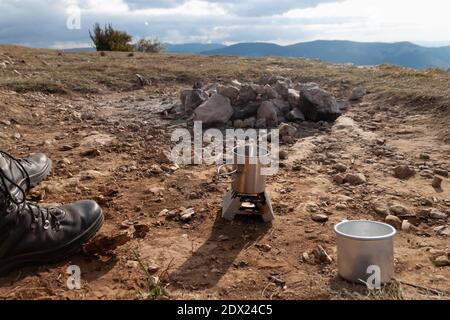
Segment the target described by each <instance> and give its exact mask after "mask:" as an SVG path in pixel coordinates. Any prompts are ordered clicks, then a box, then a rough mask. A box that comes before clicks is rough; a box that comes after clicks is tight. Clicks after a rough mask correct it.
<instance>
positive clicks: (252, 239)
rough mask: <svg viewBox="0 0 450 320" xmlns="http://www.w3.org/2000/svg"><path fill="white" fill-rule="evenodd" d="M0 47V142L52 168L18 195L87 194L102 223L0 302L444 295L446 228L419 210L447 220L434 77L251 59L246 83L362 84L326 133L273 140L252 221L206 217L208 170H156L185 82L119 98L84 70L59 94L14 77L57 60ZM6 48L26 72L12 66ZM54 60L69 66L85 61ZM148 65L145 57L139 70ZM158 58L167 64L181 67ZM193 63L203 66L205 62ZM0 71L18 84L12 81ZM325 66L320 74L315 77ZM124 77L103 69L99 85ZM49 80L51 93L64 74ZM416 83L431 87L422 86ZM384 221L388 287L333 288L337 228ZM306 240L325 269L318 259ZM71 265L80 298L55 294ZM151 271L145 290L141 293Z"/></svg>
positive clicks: (304, 129) (317, 129)
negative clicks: (343, 180)
mask: <svg viewBox="0 0 450 320" xmlns="http://www.w3.org/2000/svg"><path fill="white" fill-rule="evenodd" d="M2 50H3V51H4V52H2V54H3V55H4V56H7V57H10V58H9V60H11V61H12V62H13V64H9V66H7V68H9V69H6V71H5V70H3V71H2V72H3V73H2V75H3V76H4V77H3V80H2V86H1V89H0V106H1V110H2V114H3V115H2V119H1V121H0V135H1V144H2V145H1V148H2V150H6V151H8V152H11V153H13V154H15V155H17V156H25V155H27V154H29V153H32V152H45V153H47V154H48V155H50V156H51V158H52V159H53V164H54V166H53V171H52V174H51V176H50V177H49V178H48V179H47V180H46V181H45V182H44V183H43V184H42V185H41V186H39V187H37V188H35V189H34V190H33V191H32V193H31V194H30V198H31V199H32V200H33V201H36V202H39V203H40V204H42V205H44V204H49V203H62V202H68V201H74V200H77V199H81V198H90V199H95V200H97V201H98V202H99V203H100V204H101V205H102V207H103V209H104V212H105V215H106V222H105V225H104V227H103V228H102V229H101V231H100V232H99V235H98V236H97V237H96V238H95V239H94V240H93V241H91V242H90V243H89V244H88V245H86V246H85V247H84V248H83V250H82V251H80V252H79V253H78V254H77V255H75V256H73V257H71V258H70V259H69V260H67V261H65V262H62V263H60V264H56V265H47V266H41V267H27V268H24V269H21V270H17V271H15V272H13V273H12V274H10V275H9V276H7V277H4V278H1V279H0V298H7V299H13V298H15V299H66V298H68V299H135V298H138V299H142V298H148V297H149V294H155V293H157V292H158V290H157V289H161V288H167V295H168V297H169V298H172V299H183V298H187V299H197V298H206V299H227V298H228V299H367V298H373V299H401V298H412V299H448V297H449V295H450V283H449V278H450V269H449V267H448V266H439V265H440V264H443V263H445V261H444V262H442V261H443V259H444V260H445V258H446V257H447V261H448V254H449V251H450V246H449V241H448V235H449V228H450V225H449V223H448V218H441V219H439V218H436V217H430V213H431V212H434V213H436V212H441V213H443V214H444V215H445V214H447V215H448V214H450V181H449V179H448V177H445V172H448V171H450V145H449V141H450V139H449V137H450V132H449V125H448V124H449V123H450V122H449V119H450V118H449V109H448V108H449V106H448V100H447V97H448V95H449V93H448V92H445V90H448V83H449V82H450V75H449V74H443V73H442V72H439V71H421V72H415V71H407V70H404V69H397V68H394V67H382V68H381V69H380V70H384V71H382V72H381V71H380V73H379V74H378V73H377V72H378V71H371V72H368V71H367V72H366V71H364V72H363V71H360V70H359V69H358V70H356V68H351V67H342V68H341V67H334V66H328V65H320V64H317V65H316V64H313V63H312V62H301V63H303V64H305V65H304V68H302V69H301V70H300V69H298V71H296V70H297V69H295V70H291V69H289V67H290V65H289V60H283V61H282V62H279V63H278V64H274V62H273V60H268V61H266V60H264V63H261V65H260V66H259V68H260V69H258V71H257V72H256V71H255V74H258V73H262V72H275V73H277V74H282V75H291V74H292V73H293V72H298V74H299V75H300V76H299V78H298V80H300V81H303V80H304V81H310V80H315V81H316V82H318V83H319V84H321V85H323V86H325V87H326V88H327V89H328V90H332V91H333V92H335V94H336V95H338V96H344V95H345V94H347V93H348V90H349V89H351V85H353V84H357V83H361V82H362V83H364V84H365V85H366V86H367V87H368V88H369V94H368V95H366V96H365V97H364V99H363V101H362V102H359V103H355V104H353V105H352V107H351V108H349V110H348V111H347V112H346V113H345V114H344V115H343V116H342V117H341V118H339V119H338V121H337V122H336V123H335V124H334V125H332V126H326V125H321V126H319V125H317V124H308V123H304V124H302V125H301V136H302V137H301V139H299V140H298V141H297V142H296V143H295V144H293V145H284V146H283V149H284V150H286V151H287V152H288V158H287V159H286V160H283V162H282V167H281V168H280V171H279V173H278V174H277V175H276V176H274V177H271V178H270V179H269V181H268V189H269V193H270V196H271V198H272V202H273V205H274V210H275V213H276V219H275V220H274V222H273V224H271V225H266V224H263V223H261V222H259V221H255V220H252V219H250V220H249V219H237V220H236V221H234V222H233V223H230V222H226V221H223V220H222V219H220V218H219V212H220V209H221V202H222V197H223V195H224V194H225V192H226V190H227V187H228V185H229V184H228V183H227V182H225V183H215V182H213V175H214V172H215V167H214V166H206V165H201V166H186V167H181V168H178V169H177V168H173V167H172V165H171V164H170V163H166V157H165V156H164V152H167V151H169V150H170V134H171V132H172V130H173V129H175V128H178V127H183V126H184V125H185V124H184V122H183V121H177V120H174V119H166V118H164V117H163V116H162V115H161V114H160V113H159V112H160V111H161V110H163V109H164V108H166V107H169V106H170V105H172V103H173V102H175V101H176V100H177V99H178V92H180V90H182V89H183V88H188V87H189V81H190V80H189V81H187V80H186V81H184V79H178V80H177V79H174V78H172V77H170V81H169V80H168V82H167V83H166V82H164V80H163V77H160V78H158V81H155V80H154V81H153V84H152V85H150V86H148V87H145V88H140V89H139V88H134V87H133V86H126V89H124V87H122V90H118V89H117V88H116V87H115V86H113V87H111V86H108V85H106V87H105V88H102V87H101V86H100V85H99V84H98V83H99V82H98V81H97V80H96V79H94V80H92V79H93V77H92V72H99V73H101V71H99V70H95V71H89V70H85V72H86V79H87V80H86V81H88V80H92V81H94V82H95V84H96V85H97V86H99V88H100V89H99V90H98V91H97V90H96V91H95V92H81V91H77V90H73V88H69V89H70V90H71V91H70V92H69V93H64V92H56V93H48V91H49V90H43V89H42V86H39V87H34V84H35V83H36V81H34V80H33V81H32V82H30V81H29V79H30V78H31V77H34V78H35V77H37V75H39V73H41V74H45V76H43V77H44V78H45V77H47V76H48V73H51V72H53V71H52V70H50V68H49V67H48V66H45V64H44V65H41V64H40V65H38V66H36V65H35V64H32V66H30V62H28V61H29V60H30V59H31V60H32V59H34V58H32V56H33V57H34V54H35V57H37V58H36V59H38V60H39V61H47V62H46V64H52V63H54V60H52V59H48V60H46V59H47V58H48V56H49V55H54V56H57V53H56V52H48V51H45V52H43V53H42V52H38V51H36V53H34V52H32V53H30V52H28V51H27V52H26V55H25V53H21V52H19V53H17V56H15V57H12V54H11V52H14V48H13V49H11V48H9V47H7V48H2ZM20 54H23V56H24V59H25V62H26V65H27V66H26V67H23V68H25V69H20V65H21V62H20V60H21V59H22V58H21V57H22V56H21V55H20ZM11 57H12V58H11ZM57 57H58V58H57V59H61V60H62V59H64V57H61V56H57ZM138 58H139V57H138ZM55 59H56V58H55ZM67 59H68V60H71V61H72V63H73V60H77V61H79V60H82V61H84V60H89V59H94V56H93V55H92V54H86V55H83V54H79V55H73V56H72V55H71V56H69V58H67ZM95 59H97V58H95ZM114 59H129V57H126V56H125V55H124V56H120V57H118V56H114ZM133 59H134V58H133ZM136 59H137V58H136ZM153 59H156V58H152V59H150V60H151V61H145V63H147V64H149V65H151V64H152V61H153ZM161 59H162V58H161ZM164 59H167V58H164ZM173 59H174V60H175V62H174V63H178V64H180V65H183V61H185V60H186V61H189V60H188V58H186V57H182V58H173ZM189 59H193V60H195V59H197V58H194V57H189ZM198 59H206V58H198ZM211 59H218V58H211ZM227 59H231V58H226V59H225V60H227ZM0 60H1V59H0ZM32 61H34V60H32ZM164 61H165V62H166V63H167V61H166V60H164ZM296 61H297V60H296ZM153 62H154V61H153ZM202 63H203V65H202V67H204V68H205V69H208V68H212V66H211V64H214V63H215V60H214V61H208V60H205V61H203V60H202ZM295 63H300V62H295ZM14 64H15V65H16V66H15V67H10V66H11V65H14ZM193 65H194V62H191V63H190V64H186V66H185V68H186V70H184V71H183V72H184V73H186V74H188V75H190V73H189V72H190V70H191V69H192V68H194V67H193ZM249 65H250V66H249V68H254V67H255V65H256V62H255V61H252V60H250V62H249ZM274 65H275V66H276V67H275V69H274ZM308 65H309V66H310V69H309V70H308V69H307V67H308ZM110 67H111V66H110ZM215 68H218V67H217V65H215ZM345 68H349V71H348V73H346V71H345V70H346V69H345ZM338 69H339V70H340V71H339V72H337V71H336V70H338ZM341 69H342V70H341ZM13 70H16V71H17V72H18V73H19V74H20V75H17V74H16V76H14V73H15V72H14V71H13ZM120 70H122V69H120ZM120 70H119V71H120ZM327 70H331V71H329V72H330V77H329V78H327V77H324V76H323V75H326V74H327ZM133 71H134V70H133ZM133 71H132V72H133ZM218 71H220V70H218ZM315 71H317V73H314V72H315ZM108 72H109V73H111V71H105V73H108ZM171 72H172V71H171ZM427 72H433V73H431V75H430V74H427ZM312 73H314V75H311V76H308V77H306V76H303V75H306V74H312ZM27 75H28V78H27ZM195 75H197V73H196V74H195ZM346 75H348V77H349V79H350V80H345V79H346ZM123 76H124V75H123V73H121V72H117V74H116V75H115V76H114V79H115V80H114V81H117V82H118V81H119V80H117V79H119V78H120V77H123ZM159 76H160V75H159ZM231 76H236V77H238V76H239V74H233V75H230V77H231ZM61 77H62V76H61ZM359 77H360V78H359ZM187 78H189V77H187ZM5 79H6V80H5ZM11 79H12V80H11ZM76 79H78V78H76ZM76 79H75V80H74V81H78V80H76ZM358 79H361V80H360V81H359V80H358ZM59 80H61V79H59ZM207 80H209V79H208V78H206V79H204V81H207ZM214 80H217V79H214ZM219 80H220V79H219ZM420 80H421V81H420ZM111 81H112V80H111ZM114 81H113V82H114ZM127 81H128V80H127ZM129 81H130V83H132V82H131V81H134V80H129ZM430 81H432V82H433V81H434V82H433V83H431V84H430V83H429V82H430ZM44 83H46V82H44ZM61 83H62V86H64V85H66V83H67V79H66V76H64V79H62V80H61ZM114 83H115V84H116V85H117V83H116V82H114ZM421 83H423V86H429V87H430V88H431V87H433V89H430V90H425V91H423V89H424V88H423V87H421V86H420V84H421ZM407 84H409V85H407ZM20 88H22V89H23V88H24V89H23V90H22V89H20ZM337 164H338V165H337ZM405 164H406V165H409V166H410V167H411V168H414V170H415V172H416V174H415V175H414V176H413V177H411V178H409V179H408V180H401V179H398V178H397V177H395V176H394V168H395V167H396V166H399V165H405ZM344 169H345V171H346V173H361V174H363V175H364V176H365V178H366V182H364V183H362V184H360V185H351V184H348V183H347V184H338V183H337V182H336V181H335V180H336V175H337V174H339V171H344ZM437 173H439V174H441V177H442V179H443V182H442V188H441V189H437V188H434V187H433V186H432V180H433V178H434V177H435V176H437ZM184 208H193V209H194V211H195V214H194V216H193V217H192V219H190V220H188V221H181V220H180V219H178V218H177V214H178V213H179V212H180V211H182V210H184ZM164 209H167V210H169V211H171V212H169V213H167V211H163V210H164ZM432 209H435V210H433V211H432ZM387 214H391V215H395V216H398V217H399V218H400V220H408V221H409V222H410V225H408V224H406V223H404V225H405V226H404V227H405V228H404V230H402V229H401V227H399V229H400V230H399V232H398V234H397V236H396V239H395V269H396V279H397V281H395V282H393V283H392V284H390V285H388V286H386V287H385V288H384V289H383V290H382V291H375V292H369V291H368V290H367V289H366V288H365V287H364V286H360V285H353V284H349V283H346V282H345V281H343V280H341V279H340V278H339V277H338V276H337V270H336V263H335V261H336V249H335V244H336V241H335V236H334V231H333V226H334V224H335V223H337V222H339V221H341V220H343V219H371V220H378V221H384V220H385V218H386V215H387ZM315 220H321V221H324V220H326V221H324V222H316V221H315ZM319 245H320V246H321V247H322V248H323V249H324V250H325V251H326V253H327V255H328V256H329V257H330V258H331V260H332V261H328V260H327V259H324V257H323V256H321V255H320V254H318V250H317V248H318V246H319ZM325 258H326V257H325ZM436 258H437V260H438V261H436ZM140 263H142V264H143V265H144V266H145V267H144V269H146V271H147V273H145V272H144V271H143V270H142V269H141V265H140ZM72 264H76V265H79V266H80V267H81V270H82V289H81V290H75V291H71V290H68V289H67V287H66V280H67V275H66V269H67V267H68V266H69V265H72ZM152 276H157V277H159V281H160V282H159V283H157V284H156V285H154V283H153V284H152V283H151V281H150V283H149V279H152ZM152 289H153V290H152Z"/></svg>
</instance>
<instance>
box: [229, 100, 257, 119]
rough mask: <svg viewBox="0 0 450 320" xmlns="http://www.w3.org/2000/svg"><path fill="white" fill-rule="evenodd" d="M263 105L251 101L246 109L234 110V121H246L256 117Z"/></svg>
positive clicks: (238, 108)
mask: <svg viewBox="0 0 450 320" xmlns="http://www.w3.org/2000/svg"><path fill="white" fill-rule="evenodd" d="M260 106H261V103H260V102H258V101H251V102H249V103H247V104H246V105H245V107H236V108H234V114H233V119H246V118H250V117H253V116H256V113H257V112H258V109H259V107H260Z"/></svg>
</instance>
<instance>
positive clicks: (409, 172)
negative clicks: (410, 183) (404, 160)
mask: <svg viewBox="0 0 450 320" xmlns="http://www.w3.org/2000/svg"><path fill="white" fill-rule="evenodd" d="M415 174H416V171H415V170H414V168H411V167H409V166H408V165H399V166H396V167H395V168H394V176H395V177H396V178H398V179H402V180H406V179H409V178H411V177H412V176H414V175H415Z"/></svg>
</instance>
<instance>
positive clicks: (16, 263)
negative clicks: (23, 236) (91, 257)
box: [0, 212, 104, 277]
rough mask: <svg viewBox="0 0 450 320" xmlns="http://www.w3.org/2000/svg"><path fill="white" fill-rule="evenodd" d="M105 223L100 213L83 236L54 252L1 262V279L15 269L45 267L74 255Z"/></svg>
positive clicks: (17, 257)
mask: <svg viewBox="0 0 450 320" xmlns="http://www.w3.org/2000/svg"><path fill="white" fill-rule="evenodd" d="M103 222H104V216H103V212H101V213H100V216H99V218H98V219H97V221H95V222H94V223H93V224H92V225H91V226H90V227H89V228H88V229H86V230H85V231H84V232H83V233H82V234H81V235H79V236H78V237H77V238H75V239H73V240H72V241H71V242H69V243H67V244H65V245H64V246H62V247H59V248H57V249H54V250H49V251H40V252H38V253H32V254H27V255H22V256H16V257H12V258H8V259H4V260H0V277H3V276H6V275H7V274H8V273H9V272H11V271H12V270H13V269H15V268H18V267H23V266H26V265H36V264H39V265H45V264H51V263H56V262H59V261H61V260H64V259H66V258H68V257H70V256H71V255H73V254H74V253H75V252H76V251H77V250H78V249H79V247H80V246H81V245H82V244H83V243H86V242H87V241H88V240H89V239H91V238H92V237H93V236H94V235H95V234H96V233H97V231H98V230H99V229H100V228H101V227H102V225H103Z"/></svg>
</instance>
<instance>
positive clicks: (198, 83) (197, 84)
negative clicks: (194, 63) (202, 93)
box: [192, 80, 203, 90]
mask: <svg viewBox="0 0 450 320" xmlns="http://www.w3.org/2000/svg"><path fill="white" fill-rule="evenodd" d="M201 88H203V81H202V80H196V81H195V82H194V84H193V85H192V89H194V90H196V89H201Z"/></svg>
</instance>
